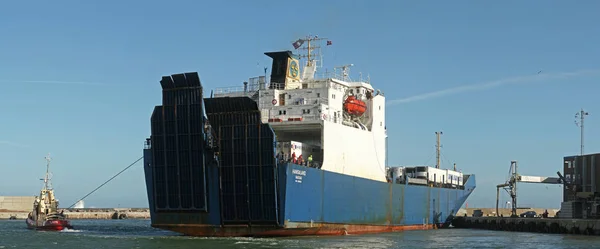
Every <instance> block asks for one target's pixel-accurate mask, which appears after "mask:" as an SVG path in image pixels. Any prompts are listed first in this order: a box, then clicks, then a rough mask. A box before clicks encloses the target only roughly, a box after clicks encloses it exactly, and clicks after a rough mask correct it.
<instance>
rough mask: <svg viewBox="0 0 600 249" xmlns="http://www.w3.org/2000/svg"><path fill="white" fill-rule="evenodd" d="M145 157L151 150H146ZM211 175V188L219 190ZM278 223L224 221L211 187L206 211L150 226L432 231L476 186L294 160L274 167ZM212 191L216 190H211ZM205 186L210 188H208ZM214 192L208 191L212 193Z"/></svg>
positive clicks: (217, 231)
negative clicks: (400, 180)
mask: <svg viewBox="0 0 600 249" xmlns="http://www.w3.org/2000/svg"><path fill="white" fill-rule="evenodd" d="M146 153H147V154H146V155H147V156H148V155H149V150H147V151H146ZM147 165H148V167H144V169H145V174H146V183H147V188H148V198H149V200H150V203H151V204H153V203H154V201H153V199H152V198H153V196H152V187H153V186H152V182H153V181H152V168H151V167H149V164H148V163H147ZM209 171H210V172H215V174H214V177H208V178H207V180H208V181H207V182H208V185H209V186H213V187H214V188H217V186H218V179H219V177H217V174H216V168H215V169H214V170H209ZM278 180H279V182H280V183H281V184H278V187H277V191H276V192H277V193H278V200H279V203H280V204H282V205H280V206H279V208H278V209H277V213H278V218H277V223H276V224H260V222H255V224H252V222H249V223H248V224H247V225H240V224H226V223H225V222H223V220H222V216H221V212H222V209H221V206H220V202H219V197H218V191H209V196H208V197H209V204H210V205H209V209H208V212H184V211H181V212H178V211H176V210H173V211H171V212H156V210H155V208H154V207H153V205H150V211H151V220H152V226H153V227H156V228H161V229H166V230H172V231H176V232H180V233H183V234H186V235H190V236H298V235H343V234H362V233H378V232H391V231H399V230H414V229H432V228H436V227H440V226H443V224H449V222H450V221H451V219H452V217H453V216H454V215H456V212H457V211H458V210H459V209H460V207H461V206H462V205H463V204H464V203H465V201H466V200H467V198H468V197H469V195H470V194H471V193H472V192H473V190H474V189H475V185H476V184H475V176H474V175H469V176H468V178H467V180H466V182H465V187H464V189H448V188H434V187H428V186H419V185H405V184H394V183H385V182H378V181H373V180H369V179H364V178H359V177H352V176H347V175H343V174H338V173H333V172H327V171H323V170H319V169H315V168H309V167H304V166H300V165H295V164H283V165H280V167H278ZM214 188H213V190H216V189H214ZM209 189H211V188H210V187H209ZM210 193H212V194H210Z"/></svg>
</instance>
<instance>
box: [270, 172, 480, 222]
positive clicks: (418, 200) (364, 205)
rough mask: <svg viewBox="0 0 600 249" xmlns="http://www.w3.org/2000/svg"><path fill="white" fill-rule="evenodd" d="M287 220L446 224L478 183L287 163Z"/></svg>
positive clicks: (472, 179)
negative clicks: (399, 180) (388, 179)
mask: <svg viewBox="0 0 600 249" xmlns="http://www.w3.org/2000/svg"><path fill="white" fill-rule="evenodd" d="M281 169H282V171H283V170H285V175H282V178H283V177H285V182H286V185H285V186H280V187H281V189H280V191H281V193H285V196H282V198H283V199H284V200H285V201H284V203H285V205H284V207H283V210H282V211H283V214H282V220H285V221H286V222H288V223H290V222H300V223H302V222H313V223H314V222H318V223H334V224H353V225H377V226H389V225H391V226H411V225H427V224H442V223H444V222H446V221H447V218H448V217H451V216H454V215H456V212H458V210H459V209H460V207H461V206H462V205H463V204H464V203H465V201H466V200H467V198H468V197H469V195H470V194H471V192H472V191H473V189H474V188H475V176H473V175H471V176H469V179H468V180H467V182H466V185H465V188H464V189H449V188H433V187H427V186H418V185H405V184H394V183H385V182H379V181H373V180H369V179H364V178H359V177H352V176H347V175H343V174H338V173H333V172H327V171H322V170H319V169H315V168H309V167H303V166H299V165H294V164H287V165H284V166H283V167H282V168H281Z"/></svg>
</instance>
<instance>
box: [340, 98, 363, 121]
mask: <svg viewBox="0 0 600 249" xmlns="http://www.w3.org/2000/svg"><path fill="white" fill-rule="evenodd" d="M366 110H367V104H365V102H364V101H362V100H359V99H356V97H354V96H350V97H348V98H347V99H346V101H345V102H344V111H346V112H347V113H348V114H350V115H355V116H362V115H363V114H364V113H365V111H366Z"/></svg>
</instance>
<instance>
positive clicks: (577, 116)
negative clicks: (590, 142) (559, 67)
mask: <svg viewBox="0 0 600 249" xmlns="http://www.w3.org/2000/svg"><path fill="white" fill-rule="evenodd" d="M587 115H589V113H588V112H586V111H584V110H583V108H581V110H580V111H579V112H577V113H576V114H575V125H577V126H578V127H579V128H580V129H581V138H580V139H581V155H583V120H584V119H585V116H587Z"/></svg>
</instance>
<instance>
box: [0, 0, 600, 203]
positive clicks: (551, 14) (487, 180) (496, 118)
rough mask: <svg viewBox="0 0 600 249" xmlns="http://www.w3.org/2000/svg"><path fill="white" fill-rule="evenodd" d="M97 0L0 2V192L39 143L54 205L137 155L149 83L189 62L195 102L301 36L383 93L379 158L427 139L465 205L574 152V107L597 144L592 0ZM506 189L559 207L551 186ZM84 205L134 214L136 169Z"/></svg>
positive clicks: (599, 77) (14, 190) (140, 185)
mask: <svg viewBox="0 0 600 249" xmlns="http://www.w3.org/2000/svg"><path fill="white" fill-rule="evenodd" d="M101 2H102V3H101ZM101 2H99V1H95V2H93V1H85V2H84V1H74V0H72V1H61V2H60V3H57V2H48V1H12V2H7V3H3V4H2V5H3V6H2V8H0V34H1V39H0V58H1V59H0V86H2V90H1V91H0V110H1V113H2V122H0V131H2V132H0V158H2V160H0V176H1V177H2V180H1V181H0V195H33V194H36V193H37V191H39V187H40V186H41V182H39V181H38V180H37V179H38V178H41V177H42V175H43V173H44V166H45V162H44V156H45V155H46V154H47V153H48V152H50V153H52V156H53V158H54V161H53V172H54V175H55V177H54V187H55V188H56V189H57V194H58V197H59V198H60V200H61V206H69V205H71V204H72V203H73V202H75V201H76V200H77V199H78V198H80V197H82V196H83V195H85V194H86V193H88V192H89V191H91V190H92V189H94V188H95V187H97V186H98V185H99V184H101V183H102V182H104V181H105V180H106V179H108V178H110V177H111V176H112V175H114V174H115V173H117V172H118V171H120V170H121V169H122V168H124V167H125V166H127V165H128V164H130V163H131V162H133V161H135V160H136V159H137V158H139V157H140V156H141V155H142V148H143V141H144V139H145V138H146V137H148V136H149V135H150V122H149V119H150V114H151V112H152V109H153V106H154V105H159V104H160V103H161V91H160V84H159V83H158V81H159V80H160V78H161V76H163V75H169V74H173V73H181V72H188V71H197V72H199V74H200V77H201V80H202V83H203V84H204V86H205V89H206V90H205V93H207V94H209V93H210V89H214V88H216V87H221V86H234V85H241V82H243V81H245V80H247V78H249V77H254V76H258V75H262V73H263V66H265V65H267V66H270V61H269V58H268V57H267V56H265V55H263V52H266V51H275V50H282V49H292V46H291V41H293V40H295V39H297V38H300V37H303V36H305V35H307V34H318V35H319V36H321V37H327V38H329V39H330V40H332V41H333V45H332V46H329V47H327V49H326V50H324V51H323V52H324V53H325V54H324V61H325V63H324V64H325V67H328V68H332V67H333V66H339V65H344V64H349V63H353V64H354V65H355V66H354V67H353V68H352V73H353V75H354V76H357V75H358V73H359V72H362V73H363V75H366V74H369V75H370V77H371V81H372V83H373V85H374V86H375V87H376V88H379V89H381V90H382V91H383V92H384V93H385V95H386V97H387V99H388V101H390V102H389V103H388V108H387V118H388V119H387V127H388V134H389V136H390V142H389V152H390V153H389V162H390V164H393V165H414V164H424V163H428V164H435V157H434V156H433V155H434V154H433V153H434V150H435V147H434V145H435V135H434V132H435V131H438V130H441V131H443V132H444V135H443V136H442V144H443V149H442V154H443V158H442V159H443V160H442V162H443V164H442V166H443V167H450V166H451V163H454V162H456V163H457V165H458V167H459V168H460V169H462V170H463V172H468V173H475V174H476V175H477V180H478V188H477V190H476V191H475V193H474V194H473V195H472V197H471V198H470V199H469V201H468V203H469V206H470V207H475V206H480V207H483V206H490V207H491V206H493V205H494V201H495V187H494V186H495V185H496V184H499V183H502V182H504V181H505V180H506V175H507V172H508V167H509V166H510V161H511V160H518V161H519V166H520V169H521V170H520V172H521V173H522V174H526V175H541V176H555V175H556V173H555V172H556V171H558V170H561V168H562V157H563V156H566V155H572V154H577V153H579V130H578V128H577V126H575V124H574V122H573V121H574V118H573V116H574V114H575V113H576V112H577V111H578V110H579V109H580V108H582V107H583V108H585V109H586V110H587V111H589V112H590V116H588V118H587V119H586V123H587V129H586V138H587V140H586V152H589V153H592V152H600V141H599V140H598V139H597V138H598V137H599V136H600V129H599V128H598V127H600V126H599V124H600V101H599V100H597V95H598V92H600V86H599V83H600V71H598V70H600V59H599V58H600V48H599V47H598V44H600V26H599V25H598V23H600V15H598V14H597V13H598V11H600V2H597V1H591V0H589V1H576V2H570V1H501V2H492V1H485V2H484V1H308V2H309V3H305V2H303V3H299V2H293V1H286V2H281V1H210V2H209V1H168V3H167V2H166V1H164V2H162V3H158V2H156V1H144V2H142V1H101ZM304 6H309V8H305V7H304ZM540 70H541V71H542V73H541V74H540V75H537V72H538V71H540ZM582 70H588V71H582ZM565 73H566V74H565ZM51 81H54V82H51ZM66 82H76V83H70V84H67V83H66ZM490 82H491V83H490ZM465 86H468V87H465ZM448 89H450V90H448ZM439 91H442V92H439ZM432 93H433V94H432ZM519 195H520V198H519V202H520V204H522V205H524V206H536V207H559V206H560V200H561V199H562V192H561V188H560V187H559V186H546V185H532V184H530V185H525V184H522V185H521V187H520V189H519ZM506 199H507V195H504V200H506ZM86 205H87V206H96V207H109V206H129V207H143V206H147V200H146V194H145V186H144V179H143V172H142V169H141V164H139V165H138V166H136V167H134V168H132V169H130V170H128V171H126V172H125V173H123V174H122V175H120V176H119V177H118V178H116V179H115V180H113V181H112V182H111V183H110V184H108V185H107V186H105V187H103V188H102V189H100V190H98V191H97V192H96V193H95V194H93V195H91V196H90V197H88V198H87V199H86Z"/></svg>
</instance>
